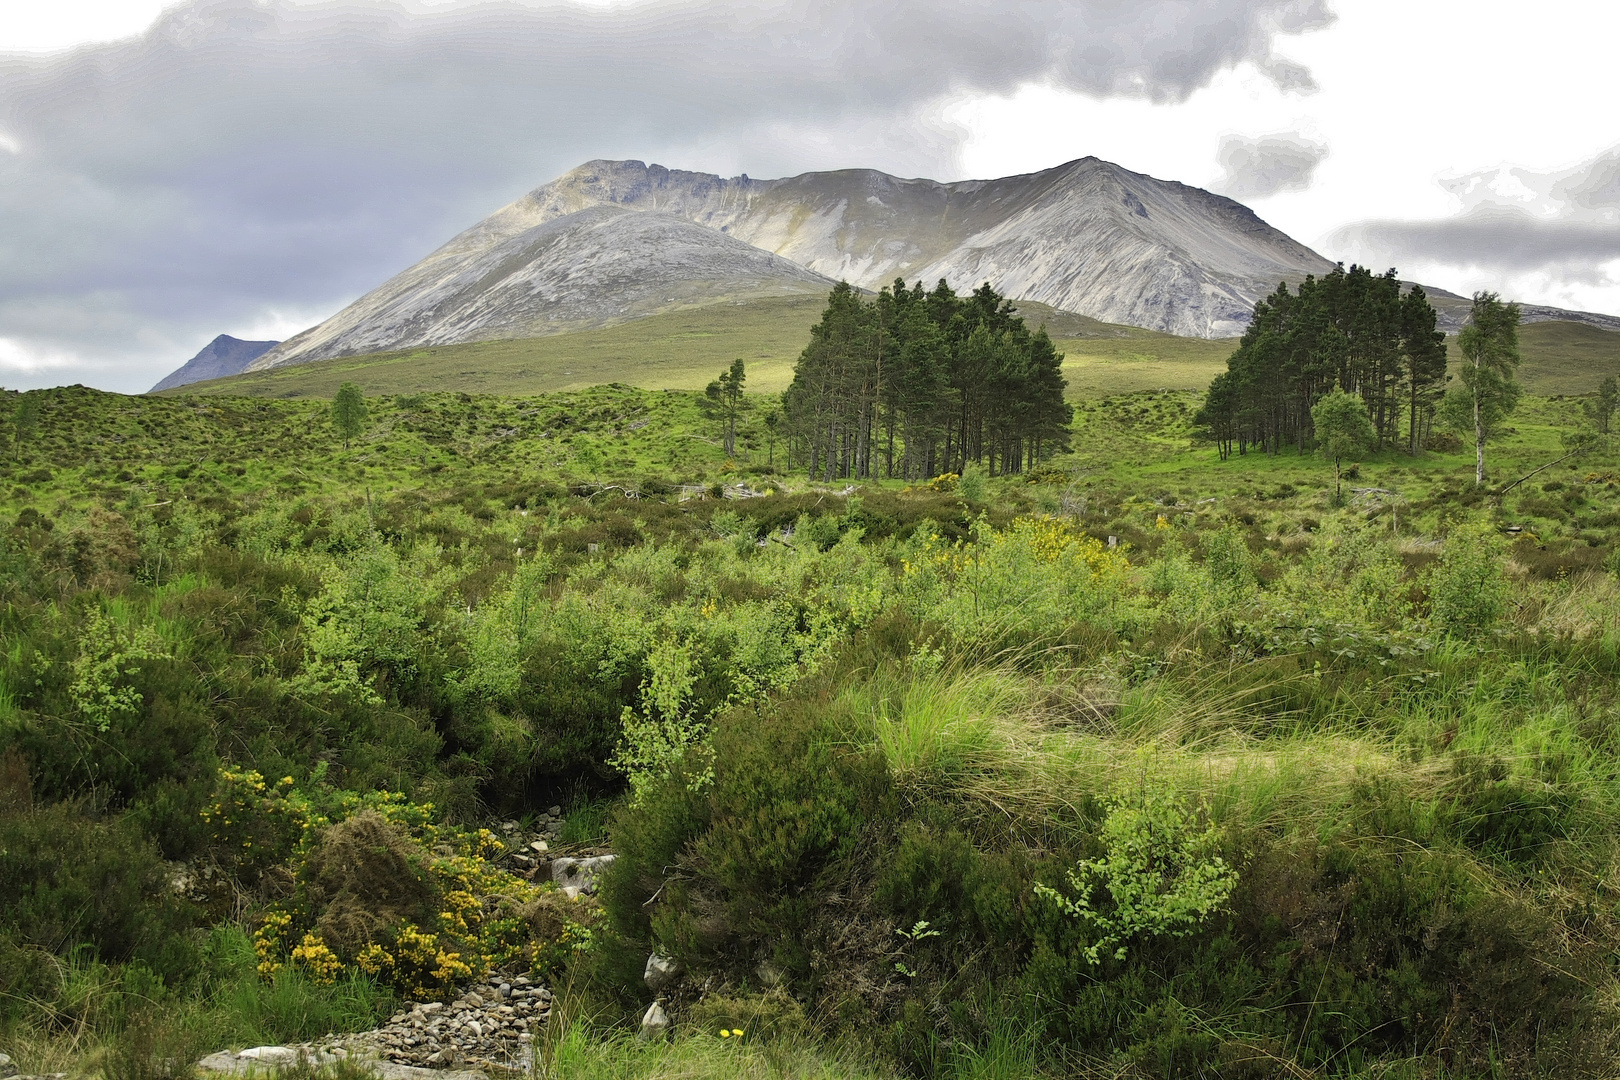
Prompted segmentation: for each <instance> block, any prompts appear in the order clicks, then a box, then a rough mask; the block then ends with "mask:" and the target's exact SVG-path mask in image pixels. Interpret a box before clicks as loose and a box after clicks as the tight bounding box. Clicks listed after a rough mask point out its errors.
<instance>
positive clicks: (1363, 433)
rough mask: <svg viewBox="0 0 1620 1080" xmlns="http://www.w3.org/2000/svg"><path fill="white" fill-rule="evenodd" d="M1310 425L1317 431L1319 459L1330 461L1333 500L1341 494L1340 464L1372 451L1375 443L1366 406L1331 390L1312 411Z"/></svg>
mask: <svg viewBox="0 0 1620 1080" xmlns="http://www.w3.org/2000/svg"><path fill="white" fill-rule="evenodd" d="M1311 423H1312V425H1313V426H1314V427H1315V428H1316V442H1317V445H1318V446H1319V447H1320V449H1321V451H1322V456H1324V457H1326V458H1329V459H1331V460H1332V462H1333V497H1334V498H1335V499H1337V498H1339V497H1340V496H1341V495H1343V493H1344V482H1343V475H1344V471H1343V469H1341V468H1340V463H1341V462H1342V461H1343V460H1344V459H1345V458H1346V457H1349V456H1350V455H1351V454H1358V453H1362V452H1364V451H1366V450H1369V449H1371V448H1372V446H1373V444H1374V443H1375V442H1377V440H1378V433H1377V432H1375V431H1374V430H1373V425H1372V419H1371V417H1369V416H1368V415H1367V406H1366V403H1365V402H1363V401H1362V400H1361V399H1360V398H1359V397H1357V396H1356V395H1355V394H1348V393H1345V392H1344V391H1343V390H1340V389H1337V388H1335V389H1333V390H1330V391H1329V392H1328V393H1326V394H1324V395H1323V396H1322V398H1321V400H1320V401H1318V402H1317V403H1316V405H1315V406H1313V407H1312V409H1311Z"/></svg>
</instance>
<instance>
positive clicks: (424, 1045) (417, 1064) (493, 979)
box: [0, 975, 551, 1080]
mask: <svg viewBox="0 0 1620 1080" xmlns="http://www.w3.org/2000/svg"><path fill="white" fill-rule="evenodd" d="M550 1013H551V991H549V990H547V989H546V988H545V987H543V986H538V985H536V984H535V983H534V982H532V981H531V980H530V979H529V977H528V976H527V975H491V976H490V977H489V979H488V980H486V981H485V982H483V983H479V984H476V985H474V986H470V987H466V988H465V989H464V990H463V992H462V993H461V995H460V996H459V997H457V998H456V999H455V1001H454V1003H453V1004H452V1005H451V1006H450V1007H449V1008H446V1007H445V1005H444V1003H443V1002H439V1001H429V1002H425V1003H423V1004H420V1005H414V1006H412V1007H411V1009H410V1010H409V1011H405V1012H396V1013H395V1014H394V1015H393V1016H391V1017H389V1018H388V1022H387V1023H386V1024H384V1025H383V1026H382V1027H379V1028H376V1029H374V1030H372V1031H367V1032H362V1033H361V1034H358V1035H346V1036H343V1037H341V1039H337V1038H335V1039H333V1041H332V1043H331V1044H330V1045H322V1046H308V1045H306V1046H256V1047H253V1048H252V1049H250V1050H243V1051H241V1052H240V1053H235V1054H233V1053H231V1052H229V1051H225V1052H222V1053H218V1054H211V1055H209V1056H208V1057H206V1058H204V1059H203V1060H202V1061H201V1062H199V1063H198V1067H199V1068H201V1069H203V1070H204V1071H206V1072H214V1073H242V1072H248V1071H251V1070H253V1069H258V1070H260V1071H264V1070H265V1069H266V1068H267V1067H268V1068H269V1069H275V1068H278V1067H281V1066H285V1065H290V1064H295V1063H296V1062H297V1061H298V1060H299V1057H300V1056H303V1057H304V1058H305V1059H307V1060H308V1061H310V1062H311V1063H312V1064H316V1065H321V1064H329V1063H330V1062H332V1061H335V1060H337V1059H338V1058H339V1057H347V1056H351V1055H352V1057H353V1058H354V1060H355V1061H356V1062H357V1063H359V1064H360V1065H361V1066H362V1067H364V1068H366V1069H368V1070H369V1071H371V1072H372V1073H374V1074H376V1075H377V1076H378V1077H379V1080H487V1074H486V1073H485V1072H482V1071H476V1070H479V1069H496V1070H510V1069H519V1070H523V1069H526V1068H527V1067H528V1065H529V1054H530V1044H531V1043H532V1041H533V1039H534V1032H535V1030H537V1029H538V1026H539V1025H542V1024H544V1023H545V1020H546V1018H547V1017H548V1016H549V1015H550ZM452 1068H459V1069H461V1070H462V1071H459V1072H457V1071H445V1070H450V1069H452ZM427 1070H433V1071H427ZM469 1070H472V1071H469ZM0 1080H10V1078H8V1077H5V1076H4V1074H3V1072H0Z"/></svg>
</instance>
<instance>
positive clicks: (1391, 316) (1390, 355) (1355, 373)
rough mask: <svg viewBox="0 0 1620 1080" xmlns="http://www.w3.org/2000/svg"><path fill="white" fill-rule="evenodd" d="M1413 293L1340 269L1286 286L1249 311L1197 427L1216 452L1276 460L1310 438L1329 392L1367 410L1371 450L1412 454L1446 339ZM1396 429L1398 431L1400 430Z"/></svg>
mask: <svg viewBox="0 0 1620 1080" xmlns="http://www.w3.org/2000/svg"><path fill="white" fill-rule="evenodd" d="M1436 321H1437V320H1436V315H1435V311H1434V308H1433V306H1432V305H1430V303H1429V298H1428V297H1427V296H1426V295H1425V294H1424V292H1423V290H1422V289H1421V288H1419V287H1417V286H1413V287H1412V289H1411V290H1410V291H1408V292H1406V293H1405V294H1404V295H1403V294H1402V292H1401V282H1400V279H1399V278H1398V277H1397V276H1396V273H1395V271H1394V270H1390V271H1389V272H1388V273H1385V274H1381V275H1376V276H1375V275H1374V274H1373V273H1372V272H1371V271H1370V270H1367V269H1366V268H1364V267H1360V266H1352V267H1350V269H1349V270H1346V269H1344V268H1343V267H1342V266H1341V267H1339V268H1337V269H1335V270H1334V271H1333V272H1332V273H1330V274H1328V275H1326V276H1325V277H1322V278H1316V277H1314V276H1313V277H1307V278H1306V279H1305V280H1304V282H1302V283H1301V284H1300V286H1299V289H1298V291H1297V292H1290V291H1289V288H1288V285H1287V283H1286V282H1284V283H1283V284H1280V285H1278V286H1277V291H1276V292H1274V293H1272V294H1271V295H1270V296H1268V297H1266V298H1265V299H1263V300H1261V301H1259V302H1257V303H1256V304H1255V305H1254V319H1253V321H1252V322H1251V323H1250V324H1249V329H1248V331H1247V332H1246V333H1244V335H1243V338H1242V340H1241V341H1240V342H1239V344H1238V348H1237V351H1236V352H1234V353H1233V354H1232V357H1231V359H1229V360H1228V361H1227V370H1226V371H1225V372H1224V373H1223V374H1221V375H1218V376H1216V378H1215V380H1214V381H1213V382H1212V383H1210V387H1209V393H1208V395H1207V397H1206V398H1205V401H1204V406H1203V408H1202V409H1201V410H1200V411H1199V413H1198V417H1197V420H1198V423H1199V424H1200V425H1201V426H1202V427H1203V428H1204V430H1205V432H1206V433H1207V434H1208V435H1209V437H1210V438H1212V439H1214V440H1215V442H1216V443H1217V445H1218V446H1219V447H1220V452H1221V456H1222V457H1223V458H1224V457H1226V456H1228V455H1229V454H1231V453H1232V452H1233V450H1236V452H1237V453H1239V454H1243V453H1246V452H1247V451H1248V450H1249V448H1250V447H1256V448H1258V449H1260V450H1263V451H1265V452H1266V453H1276V452H1277V451H1279V450H1280V449H1281V448H1282V447H1283V446H1284V445H1285V444H1287V443H1293V444H1294V445H1295V446H1296V447H1297V448H1298V449H1300V450H1302V451H1303V450H1304V449H1305V448H1306V445H1307V444H1308V442H1309V441H1310V440H1311V439H1312V438H1313V435H1314V431H1313V421H1312V419H1311V409H1312V407H1313V406H1314V405H1315V404H1316V401H1317V399H1319V398H1320V397H1321V396H1322V395H1323V394H1326V393H1327V392H1328V391H1329V390H1331V389H1332V388H1333V387H1334V386H1339V387H1342V388H1344V390H1345V391H1346V392H1348V393H1352V394H1356V395H1358V396H1359V397H1360V398H1361V400H1362V401H1363V402H1364V403H1365V404H1366V407H1367V413H1368V416H1369V418H1370V420H1371V422H1372V425H1373V432H1374V437H1375V439H1376V442H1377V445H1379V446H1393V445H1397V444H1398V443H1401V442H1405V443H1406V444H1407V446H1408V447H1409V448H1411V449H1413V450H1416V449H1417V448H1418V447H1419V446H1421V445H1422V442H1423V438H1424V436H1425V434H1426V432H1427V430H1428V428H1429V427H1430V425H1431V423H1432V418H1433V410H1434V405H1435V402H1436V400H1437V399H1438V397H1439V392H1440V388H1441V386H1442V385H1443V383H1444V381H1445V377H1446V345H1445V334H1443V333H1442V332H1441V331H1439V330H1438V329H1436ZM1403 425H1404V432H1403Z"/></svg>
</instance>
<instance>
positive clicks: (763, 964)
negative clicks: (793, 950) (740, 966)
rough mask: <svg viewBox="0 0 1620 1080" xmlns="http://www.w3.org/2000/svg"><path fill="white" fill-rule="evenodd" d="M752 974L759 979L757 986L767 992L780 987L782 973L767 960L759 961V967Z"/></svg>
mask: <svg viewBox="0 0 1620 1080" xmlns="http://www.w3.org/2000/svg"><path fill="white" fill-rule="evenodd" d="M754 974H755V975H757V976H758V977H759V984H760V985H761V986H763V987H765V988H766V989H767V990H769V989H772V988H773V987H776V986H779V985H781V982H782V971H781V969H780V968H778V967H777V966H776V965H775V964H773V963H771V962H770V961H769V960H761V961H760V962H759V966H758V967H756V968H755V969H754Z"/></svg>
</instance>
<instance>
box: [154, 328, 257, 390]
mask: <svg viewBox="0 0 1620 1080" xmlns="http://www.w3.org/2000/svg"><path fill="white" fill-rule="evenodd" d="M279 344H281V342H279V341H243V340H242V339H241V338H233V337H231V335H229V334H221V335H219V337H217V338H215V339H214V340H213V341H210V342H209V343H208V344H207V345H204V346H203V348H202V351H201V352H199V353H198V354H197V355H196V356H193V357H192V358H191V359H190V360H187V361H186V362H185V363H184V364H181V365H180V366H179V367H177V368H175V369H174V370H173V371H171V372H169V374H167V375H165V376H164V377H163V379H162V381H161V382H159V383H158V384H157V385H156V386H154V387H152V389H150V390H148V391H147V393H149V394H155V393H157V392H158V391H159V390H172V389H174V388H175V387H176V386H185V385H186V384H187V383H194V382H201V381H202V380H204V379H222V378H224V377H225V376H227V375H235V374H237V373H238V372H240V371H242V370H244V369H245V368H246V367H247V366H248V365H249V364H251V363H252V362H253V361H255V360H257V359H258V358H259V357H261V356H263V355H264V354H265V353H266V352H269V351H270V350H271V349H273V348H274V347H275V346H277V345H279Z"/></svg>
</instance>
